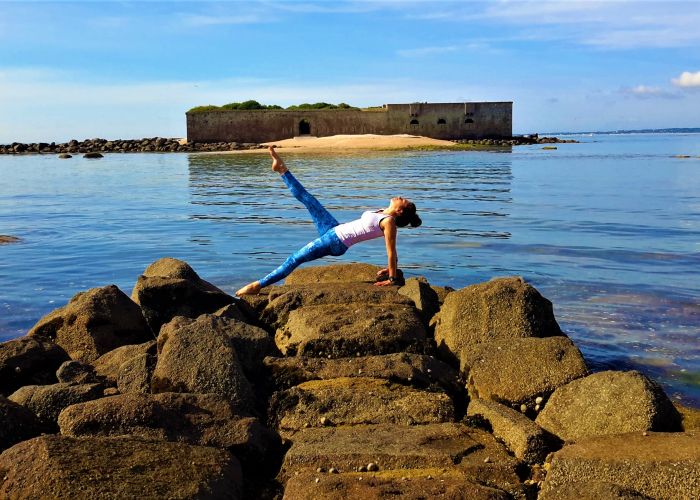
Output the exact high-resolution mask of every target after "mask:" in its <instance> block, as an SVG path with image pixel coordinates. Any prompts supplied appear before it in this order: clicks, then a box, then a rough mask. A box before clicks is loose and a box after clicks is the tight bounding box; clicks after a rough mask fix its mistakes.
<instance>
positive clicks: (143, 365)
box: [117, 354, 156, 394]
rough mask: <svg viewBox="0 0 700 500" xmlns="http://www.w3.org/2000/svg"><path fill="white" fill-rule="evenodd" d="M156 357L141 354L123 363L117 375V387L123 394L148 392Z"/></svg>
mask: <svg viewBox="0 0 700 500" xmlns="http://www.w3.org/2000/svg"><path fill="white" fill-rule="evenodd" d="M155 365H156V359H155V358H154V357H153V356H151V355H150V354H139V355H138V356H135V357H133V358H131V359H130V360H129V361H127V362H126V363H124V364H123V365H121V367H120V368H119V373H118V375H117V388H118V389H119V392H120V393H122V394H128V393H136V394H148V393H150V392H151V377H152V376H153V370H154V368H155Z"/></svg>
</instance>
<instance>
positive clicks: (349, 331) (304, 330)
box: [275, 303, 427, 358]
mask: <svg viewBox="0 0 700 500" xmlns="http://www.w3.org/2000/svg"><path fill="white" fill-rule="evenodd" d="M426 338H427V332H426V329H425V326H424V325H423V322H422V321H421V318H420V317H419V316H418V314H417V312H416V309H415V307H413V305H412V304H411V305H410V306H409V305H401V304H386V303H384V304H357V303H350V304H330V305H321V306H305V307H302V308H299V309H295V310H294V311H292V312H291V314H290V315H289V320H288V321H287V323H286V324H285V325H284V327H282V328H281V329H279V330H278V331H277V333H276V334H275V343H276V344H277V347H278V348H279V350H280V351H281V352H282V353H284V354H285V355H287V356H292V355H301V356H318V355H324V356H327V355H331V356H332V357H336V358H337V357H344V356H352V355H355V354H356V353H358V352H359V353H361V354H363V355H368V354H369V355H373V354H388V353H392V352H400V351H410V352H421V351H423V350H425V349H426Z"/></svg>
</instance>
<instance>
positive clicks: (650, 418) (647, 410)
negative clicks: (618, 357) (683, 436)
mask: <svg viewBox="0 0 700 500" xmlns="http://www.w3.org/2000/svg"><path fill="white" fill-rule="evenodd" d="M537 423H538V424H539V425H540V426H541V427H543V428H544V429H546V430H548V431H549V432H551V433H552V434H555V435H557V436H559V437H560V438H561V439H563V440H565V441H577V440H579V439H582V438H585V437H589V436H601V435H607V434H621V433H624V432H633V431H638V432H642V431H666V432H672V431H680V430H681V429H682V427H681V419H680V415H679V414H678V411H677V410H676V409H675V408H674V406H673V404H672V403H671V401H670V400H669V399H668V397H667V396H666V394H665V393H664V392H663V390H662V389H661V387H659V386H658V384H656V383H655V382H653V381H652V380H650V379H649V378H647V377H646V376H644V375H642V374H641V373H639V372H637V371H629V372H618V371H605V372H599V373H594V374H593V375H589V376H588V377H585V378H582V379H579V380H574V381H573V382H571V383H569V384H567V385H565V386H563V387H560V388H559V389H557V390H556V391H554V393H553V394H552V396H551V397H550V398H549V401H548V402H547V405H546V406H545V407H544V409H543V410H542V411H541V412H540V414H539V415H538V416H537Z"/></svg>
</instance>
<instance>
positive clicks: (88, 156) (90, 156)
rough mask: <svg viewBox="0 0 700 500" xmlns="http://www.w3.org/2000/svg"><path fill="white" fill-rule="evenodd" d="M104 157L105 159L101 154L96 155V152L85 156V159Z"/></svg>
mask: <svg viewBox="0 0 700 500" xmlns="http://www.w3.org/2000/svg"><path fill="white" fill-rule="evenodd" d="M102 157H103V156H102V154H101V153H96V152H92V153H85V154H84V155H83V158H102Z"/></svg>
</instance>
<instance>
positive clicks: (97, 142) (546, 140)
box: [0, 135, 577, 155]
mask: <svg viewBox="0 0 700 500" xmlns="http://www.w3.org/2000/svg"><path fill="white" fill-rule="evenodd" d="M453 142H454V143H455V144H472V145H481V146H520V145H530V144H554V143H570V142H577V141H575V140H563V139H558V138H556V137H537V136H536V135H533V136H523V137H513V138H511V139H462V140H458V141H453ZM263 148H266V146H265V145H263V144H257V143H238V142H211V143H197V142H186V141H183V140H181V139H173V138H164V137H152V138H144V139H128V140H122V139H116V140H107V139H99V138H96V139H86V140H84V141H78V140H76V139H73V140H71V141H69V142H63V143H55V142H51V143H48V142H34V143H21V142H13V143H12V144H0V155H3V154H5V155H22V154H63V155H72V154H94V153H201V152H217V151H219V152H221V151H242V150H251V149H263Z"/></svg>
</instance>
